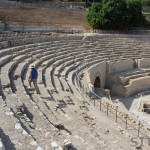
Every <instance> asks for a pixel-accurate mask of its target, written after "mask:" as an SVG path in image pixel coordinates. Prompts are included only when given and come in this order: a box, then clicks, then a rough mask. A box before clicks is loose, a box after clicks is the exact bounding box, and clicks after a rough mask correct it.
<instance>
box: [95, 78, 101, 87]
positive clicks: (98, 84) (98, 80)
mask: <svg viewBox="0 0 150 150" xmlns="http://www.w3.org/2000/svg"><path fill="white" fill-rule="evenodd" d="M94 88H101V80H100V77H99V76H97V77H96V79H95V82H94Z"/></svg>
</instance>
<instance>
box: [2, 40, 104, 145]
mask: <svg viewBox="0 0 150 150" xmlns="http://www.w3.org/2000/svg"><path fill="white" fill-rule="evenodd" d="M63 42H64V41H63ZM63 42H62V43H63ZM58 43H59V42H54V45H57V44H58ZM68 43H69V42H68ZM65 44H66V43H65V42H64V45H65ZM51 45H52V43H50V45H48V46H50V47H51ZM61 46H63V44H62V45H61ZM61 46H60V47H61ZM54 47H55V46H54ZM60 47H59V46H58V48H59V53H58V54H56V55H51V53H49V52H45V53H44V55H50V56H44V55H43V54H41V55H40V54H39V56H38V58H39V57H41V58H40V59H35V60H33V61H32V60H31V61H29V60H30V58H24V59H23V60H24V61H25V62H23V61H22V62H18V66H17V67H16V69H15V70H14V71H12V73H11V75H10V79H11V80H12V78H11V76H14V75H15V74H18V72H19V70H20V73H21V78H18V80H15V81H14V83H15V85H16V88H17V90H16V95H17V97H18V98H19V101H20V103H21V104H24V105H25V106H26V107H27V108H28V109H29V111H30V112H32V114H34V115H35V116H37V118H36V117H35V118H36V119H37V120H38V117H39V116H38V114H36V111H35V110H34V109H33V108H37V111H39V115H41V118H40V119H42V118H44V116H45V119H44V120H45V121H44V120H43V121H41V124H42V125H43V124H45V122H47V121H48V122H49V123H50V121H52V122H53V121H54V122H55V121H56V120H57V121H58V120H61V121H63V123H64V124H65V125H67V123H68V121H66V120H67V119H69V117H68V116H67V115H68V114H69V113H70V112H71V111H70V110H68V109H67V110H65V111H67V115H65V114H63V112H62V111H60V110H59V111H58V112H59V114H57V112H55V111H54V109H53V108H52V106H55V105H56V104H59V99H60V96H61V94H62V93H63V88H62V84H63V87H66V85H65V84H66V80H62V78H61V77H59V78H58V76H55V74H56V75H58V74H64V75H65V77H67V76H69V78H70V77H72V75H73V74H75V73H76V70H75V68H76V67H77V65H78V64H80V60H82V59H81V58H82V57H83V56H84V55H85V53H84V52H81V54H80V53H75V55H76V57H77V58H78V57H80V59H75V61H73V64H72V65H71V66H70V67H69V63H70V61H71V59H72V57H71V56H70V55H66V53H64V52H65V51H67V47H66V48H64V49H61V48H60ZM51 49H53V48H51ZM45 51H48V49H45ZM63 51H64V52H63ZM73 51H75V50H73ZM39 52H40V51H39ZM67 52H69V53H71V50H69V51H67ZM56 53H57V51H56ZM37 54H38V51H37ZM92 54H93V56H92ZM32 55H33V54H32ZM53 56H54V57H55V58H56V59H55V58H51V59H50V60H47V59H48V58H49V57H53ZM90 56H91V57H93V58H94V57H95V54H94V53H89V56H88V54H87V58H86V61H87V63H88V64H89V65H88V67H89V66H90V65H93V64H94V63H98V61H97V60H95V61H92V58H90ZM63 57H65V58H66V59H65V60H61V59H62V58H63ZM35 58H36V52H35ZM99 59H100V61H101V60H102V59H101V57H100V58H99ZM67 61H68V67H67V69H66V68H64V69H63V70H62V68H63V64H65V63H66V62H67ZM31 63H34V64H35V66H36V67H37V68H40V67H41V65H42V64H43V63H45V64H46V63H48V65H49V63H50V64H52V65H53V67H51V68H50V67H48V65H46V66H43V67H42V68H43V70H44V68H46V67H47V69H46V70H45V71H46V73H45V74H46V80H45V81H46V83H47V84H48V85H47V86H50V87H51V86H52V82H50V83H49V82H48V81H49V80H50V72H52V73H51V76H52V78H53V79H54V83H53V84H54V85H55V84H56V85H57V86H56V85H55V87H56V88H58V89H59V93H53V94H52V93H49V92H48V91H49V88H48V89H45V87H44V86H42V85H41V84H39V90H40V91H41V95H31V94H30V93H28V90H27V89H26V86H27V85H28V82H27V72H28V66H29V65H30V64H31ZM61 63H63V64H61ZM74 63H77V64H76V65H74ZM54 64H55V65H54ZM6 65H7V64H6ZM4 66H5V65H4ZM64 66H65V65H64ZM86 67H87V66H83V67H82V68H80V69H81V71H83V69H85V68H86ZM13 68H15V67H13ZM21 68H22V70H21ZM70 68H71V69H70ZM11 70H12V69H11ZM17 70H18V71H17ZM47 70H48V71H47ZM61 70H62V71H61ZM68 70H69V71H68ZM13 72H14V73H13ZM66 72H68V73H67V74H68V75H67V76H66ZM20 73H19V74H20ZM43 73H44V71H43ZM78 73H79V72H78ZM41 75H42V73H40V76H41ZM43 76H44V75H43ZM41 78H42V79H43V77H41ZM21 79H23V80H21ZM59 80H60V82H62V84H61V83H60V82H58V81H59ZM22 81H23V82H22ZM40 81H41V79H40ZM68 81H69V82H68V83H69V85H71V87H73V85H72V84H71V83H72V80H68ZM12 82H13V81H11V83H12ZM38 83H39V82H38ZM58 83H59V84H58ZM67 85H68V84H67ZM21 87H22V88H21ZM24 87H25V89H24ZM25 90H27V94H28V95H29V97H28V95H26V93H25ZM73 91H76V90H75V89H73ZM17 92H18V93H17ZM76 93H77V91H76ZM63 94H64V95H63V96H62V97H64V101H65V100H66V99H65V96H66V95H67V96H68V95H69V97H71V99H69V100H72V101H73V102H74V103H76V100H77V99H76V97H74V95H72V94H71V93H70V92H69V93H68V92H67V94H66V93H63ZM65 94H66V95H65ZM71 95H72V96H71ZM43 96H45V98H46V97H47V98H49V97H50V96H51V97H53V101H47V99H45V100H44V99H43ZM27 97H28V99H29V101H28V100H27ZM10 98H11V97H10ZM80 100H82V98H81V97H80ZM14 101H15V100H14ZM67 101H68V98H67ZM8 104H9V105H8V106H11V105H10V103H9V101H8ZM76 104H77V103H76ZM14 105H17V102H14ZM30 105H32V106H35V107H33V108H32V107H30ZM69 107H71V108H73V109H75V108H74V107H73V106H70V105H69ZM13 108H14V106H13ZM51 109H52V110H53V111H52V112H51ZM53 113H54V114H55V115H56V116H57V118H59V119H56V118H55V117H54V115H53ZM60 114H61V115H60ZM71 115H73V116H76V115H74V114H72V113H71ZM27 116H28V115H27ZM62 116H63V118H65V119H63V118H62ZM76 117H77V116H76ZM35 118H34V119H35ZM77 118H78V117H77ZM29 119H30V117H29ZM34 119H33V120H34ZM36 119H35V120H34V121H33V122H32V125H35V126H38V127H40V126H42V125H41V124H40V125H38V123H37V122H36ZM30 120H31V119H30ZM21 121H22V120H21ZM22 124H24V125H25V126H26V128H27V129H26V130H29V131H30V133H31V135H32V137H33V138H35V137H36V138H37V139H36V141H37V142H38V143H39V145H40V146H41V147H43V148H44V145H46V144H47V143H46V142H44V141H42V140H41V139H40V138H43V137H44V133H42V135H41V136H39V132H38V133H36V132H37V131H36V132H35V131H32V130H31V129H30V127H28V124H27V123H26V122H24V121H22ZM32 127H33V126H32ZM43 128H44V129H45V130H46V129H49V130H51V128H48V124H47V125H45V126H44V127H43ZM45 132H46V131H45ZM74 132H75V131H74Z"/></svg>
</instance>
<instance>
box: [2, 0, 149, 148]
mask: <svg viewBox="0 0 150 150" xmlns="http://www.w3.org/2000/svg"><path fill="white" fill-rule="evenodd" d="M0 3H1V8H0V12H1V13H3V14H4V15H6V16H7V18H6V19H7V21H8V24H9V26H10V29H12V30H15V32H14V31H6V32H1V33H0V150H114V149H116V150H132V149H133V150H135V149H140V150H149V149H150V148H149V145H148V141H147V140H143V143H142V144H141V140H140V138H144V139H148V138H149V137H150V119H149V118H150V117H149V115H150V114H149V113H150V101H149V98H150V32H149V31H148V30H146V31H133V32H130V33H119V32H110V31H109V32H104V31H97V32H91V31H92V29H91V28H90V27H89V26H88V25H87V23H86V18H85V16H86V13H87V11H86V10H84V11H83V10H70V9H68V8H64V7H63V9H62V7H61V9H59V8H57V9H56V8H51V7H50V8H45V7H43V6H41V7H39V6H36V7H35V6H34V5H33V6H30V5H28V6H27V4H26V5H23V6H22V4H21V3H19V4H18V3H15V2H13V1H10V2H9V1H7V2H6V1H3V0H1V1H0ZM70 8H71V9H72V6H70ZM34 10H35V11H34ZM54 10H55V11H54ZM21 11H22V13H21ZM40 11H41V12H40ZM45 12H46V13H45ZM50 12H51V14H49V13H50ZM57 12H58V14H57ZM68 12H70V14H69V13H68ZM31 14H33V15H31ZM63 14H65V15H66V18H65V17H64V15H63ZM38 16H40V17H39V18H38ZM54 16H55V17H56V18H53V17H54ZM72 16H74V17H72ZM49 17H50V19H48V18H49ZM80 17H81V18H80ZM59 18H60V19H59ZM80 19H81V22H80ZM68 20H70V21H68ZM63 22H64V23H63ZM46 26H47V27H46ZM22 29H23V30H22ZM57 29H58V30H57ZM16 30H18V31H16ZM32 64H34V66H35V68H36V69H37V71H38V80H37V85H38V90H37V93H33V92H32V91H30V90H29V89H28V86H29V84H28V76H29V71H30V66H31V65H32ZM133 138H134V141H133ZM136 142H137V143H136Z"/></svg>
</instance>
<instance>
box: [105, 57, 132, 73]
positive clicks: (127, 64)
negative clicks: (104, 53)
mask: <svg viewBox="0 0 150 150" xmlns="http://www.w3.org/2000/svg"><path fill="white" fill-rule="evenodd" d="M134 67H135V60H133V59H129V60H120V61H117V62H108V71H107V74H110V73H115V72H122V71H127V70H131V69H133V68H134Z"/></svg>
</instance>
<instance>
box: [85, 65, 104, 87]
mask: <svg viewBox="0 0 150 150" xmlns="http://www.w3.org/2000/svg"><path fill="white" fill-rule="evenodd" d="M86 75H87V78H88V82H90V83H91V84H92V85H94V81H95V79H96V77H97V76H99V77H100V80H101V88H104V87H105V82H106V62H101V63H99V64H97V65H95V66H93V67H91V68H89V69H88V71H87V73H86Z"/></svg>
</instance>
